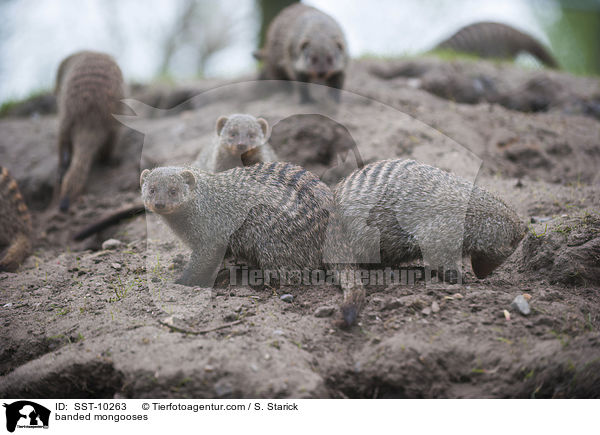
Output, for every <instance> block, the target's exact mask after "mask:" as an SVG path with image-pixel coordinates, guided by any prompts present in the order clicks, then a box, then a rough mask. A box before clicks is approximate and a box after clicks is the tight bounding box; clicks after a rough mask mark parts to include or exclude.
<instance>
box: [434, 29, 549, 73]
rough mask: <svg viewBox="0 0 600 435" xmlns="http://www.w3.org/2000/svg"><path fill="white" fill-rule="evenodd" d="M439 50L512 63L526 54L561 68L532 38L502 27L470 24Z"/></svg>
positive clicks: (442, 43) (439, 46)
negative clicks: (523, 52) (515, 58)
mask: <svg viewBox="0 0 600 435" xmlns="http://www.w3.org/2000/svg"><path fill="white" fill-rule="evenodd" d="M436 48H439V49H448V50H453V51H458V52H464V53H472V54H475V55H477V56H480V57H491V58H499V59H511V58H514V57H515V56H516V55H517V54H519V53H520V52H522V51H525V52H528V53H529V54H531V55H533V56H535V57H537V58H538V59H539V60H540V61H541V62H542V63H544V64H545V65H547V66H549V67H551V68H558V63H557V62H556V60H555V59H554V57H553V56H552V55H551V54H550V53H549V52H548V50H547V49H546V48H544V46H543V45H542V44H540V43H539V42H538V41H536V40H535V39H534V38H533V37H531V36H530V35H527V34H526V33H523V32H521V31H519V30H517V29H515V28H513V27H510V26H507V25H506V24H501V23H492V22H479V23H474V24H470V25H468V26H465V27H463V28H462V29H460V30H459V31H458V32H456V33H455V34H454V35H452V36H451V37H450V38H448V39H446V40H445V41H443V42H441V43H440V44H438V45H437V47H436Z"/></svg>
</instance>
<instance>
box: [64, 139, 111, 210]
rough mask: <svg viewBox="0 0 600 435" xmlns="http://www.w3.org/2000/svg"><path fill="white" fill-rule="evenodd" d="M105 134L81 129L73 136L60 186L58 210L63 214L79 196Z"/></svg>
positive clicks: (103, 141) (104, 141)
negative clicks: (70, 151)
mask: <svg viewBox="0 0 600 435" xmlns="http://www.w3.org/2000/svg"><path fill="white" fill-rule="evenodd" d="M106 140H107V134H106V132H105V131H102V130H95V129H86V128H82V129H80V130H79V131H77V132H75V133H74V135H73V155H72V156H71V159H70V160H71V162H70V164H69V167H68V169H67V171H66V173H65V175H64V178H63V179H62V182H61V186H60V203H59V207H60V210H61V211H63V212H65V211H67V210H68V209H69V206H70V205H71V204H72V203H73V201H74V200H75V199H76V198H77V197H79V195H81V192H82V191H83V188H84V186H85V185H86V182H87V179H88V175H89V172H90V169H91V167H92V163H93V161H94V160H95V158H96V156H97V155H98V153H99V152H100V150H101V149H102V147H103V146H104V144H105V143H106Z"/></svg>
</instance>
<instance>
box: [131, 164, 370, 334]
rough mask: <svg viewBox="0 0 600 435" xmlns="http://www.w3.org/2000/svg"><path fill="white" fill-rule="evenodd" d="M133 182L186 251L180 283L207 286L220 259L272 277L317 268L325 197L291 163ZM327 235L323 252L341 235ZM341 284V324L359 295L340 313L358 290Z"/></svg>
mask: <svg viewBox="0 0 600 435" xmlns="http://www.w3.org/2000/svg"><path fill="white" fill-rule="evenodd" d="M140 184H141V187H142V198H143V200H144V204H145V206H146V208H147V209H148V210H151V211H153V212H155V213H157V214H159V215H160V216H161V217H162V218H163V219H164V221H165V222H166V223H167V225H168V226H169V227H170V228H171V229H172V230H173V231H174V232H175V234H177V236H178V237H180V238H181V239H182V240H183V241H184V242H185V243H186V244H187V245H188V246H189V247H190V248H191V249H192V255H191V259H190V262H189V264H188V266H187V268H186V270H185V272H184V273H183V275H182V277H181V278H180V279H179V280H178V282H179V283H180V284H185V285H201V286H212V285H213V283H214V280H215V277H216V274H217V272H218V269H219V266H220V265H221V262H222V260H223V257H224V256H225V255H226V254H230V255H232V256H233V257H234V258H236V259H238V260H244V261H247V262H249V263H251V264H253V265H255V266H258V267H259V268H260V269H262V270H273V271H278V272H280V273H286V271H292V270H293V271H302V270H316V269H321V268H322V267H323V266H324V261H323V253H324V246H325V243H326V236H327V232H328V231H330V232H331V230H332V228H330V227H329V226H330V223H331V221H332V219H331V216H332V214H333V209H332V205H333V197H332V194H331V191H330V189H329V188H328V187H327V186H326V185H325V184H323V183H322V182H321V181H320V180H319V178H318V177H316V176H315V175H313V174H312V173H310V172H308V171H307V170H305V169H303V168H301V167H299V166H296V165H293V164H290V163H279V162H270V163H259V164H257V165H254V166H249V167H244V168H234V169H231V170H228V171H225V172H220V173H217V174H212V173H209V172H204V171H201V170H198V169H196V168H179V167H163V168H156V169H154V170H152V171H149V170H145V171H144V172H142V175H141V178H140ZM333 234H334V235H333V237H331V238H330V239H331V240H330V241H329V243H330V245H328V246H329V248H328V249H332V250H343V249H344V247H343V245H342V243H343V237H342V234H343V232H342V231H338V230H337V229H336V230H334V231H333ZM335 267H336V270H342V269H348V268H349V266H347V265H342V266H335ZM342 287H343V288H344V304H343V305H342V314H343V316H344V319H345V320H344V321H343V322H342V324H344V325H347V324H352V323H354V321H355V319H356V317H357V316H358V312H359V310H360V306H362V299H364V293H362V295H363V296H362V298H361V303H359V304H353V306H352V307H350V308H348V307H347V306H346V302H347V301H348V300H353V299H354V298H356V295H357V294H360V292H361V291H362V290H361V289H358V290H356V289H354V287H353V285H352V284H351V283H347V282H344V284H343V285H342ZM357 292H358V293H357Z"/></svg>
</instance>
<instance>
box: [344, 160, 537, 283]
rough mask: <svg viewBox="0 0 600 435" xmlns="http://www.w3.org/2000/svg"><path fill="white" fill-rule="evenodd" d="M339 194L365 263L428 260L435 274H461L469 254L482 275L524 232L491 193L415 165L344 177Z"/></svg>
mask: <svg viewBox="0 0 600 435" xmlns="http://www.w3.org/2000/svg"><path fill="white" fill-rule="evenodd" d="M334 195H335V203H336V206H337V207H338V210H339V213H340V215H341V219H342V220H343V221H344V222H345V225H346V228H347V229H348V231H349V233H348V237H349V243H350V245H351V246H352V249H353V251H352V252H353V253H354V255H357V262H358V263H360V264H364V263H377V264H382V265H385V266H397V265H398V264H399V263H402V262H407V261H411V260H415V259H418V258H423V259H424V260H425V261H426V262H428V263H429V264H430V266H431V267H432V268H433V269H436V268H438V267H439V266H442V267H444V269H446V270H458V269H457V266H458V265H457V264H456V263H457V261H460V260H461V259H462V256H467V255H469V256H470V257H471V265H472V268H473V272H474V273H475V275H476V276H477V277H478V278H484V277H486V276H487V275H489V274H490V273H491V272H492V271H493V270H494V269H495V268H496V267H498V266H499V265H500V264H502V262H503V261H504V260H505V259H506V258H507V257H508V256H509V255H510V254H511V253H512V252H513V251H514V250H515V248H516V247H517V245H518V244H519V242H520V240H521V239H522V238H523V237H524V235H525V233H526V229H527V228H526V226H525V224H524V223H523V222H521V221H520V220H519V217H518V216H517V214H516V213H515V211H514V210H513V209H512V208H510V207H509V206H507V205H506V204H505V203H504V202H503V201H502V200H501V199H499V198H497V197H496V196H494V195H493V194H491V193H490V192H488V191H486V190H484V189H482V188H480V187H478V186H475V185H473V184H472V183H471V182H469V181H467V180H465V179H463V178H460V177H457V176H455V175H452V174H450V173H448V172H445V171H442V170H441V169H438V168H435V167H433V166H429V165H425V164H421V163H418V162H415V161H413V160H382V161H379V162H375V163H371V164H369V165H367V166H365V167H364V168H363V169H360V170H357V171H355V172H353V173H352V174H351V175H349V176H348V177H347V178H346V179H344V180H342V181H341V182H340V183H339V184H338V185H337V186H336V187H335V189H334ZM374 260H375V261H374Z"/></svg>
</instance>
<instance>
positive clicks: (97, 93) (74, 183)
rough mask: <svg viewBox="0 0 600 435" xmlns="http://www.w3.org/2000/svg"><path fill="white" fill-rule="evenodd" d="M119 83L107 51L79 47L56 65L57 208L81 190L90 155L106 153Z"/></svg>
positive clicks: (63, 207) (111, 140) (102, 156)
mask: <svg viewBox="0 0 600 435" xmlns="http://www.w3.org/2000/svg"><path fill="white" fill-rule="evenodd" d="M123 88H124V85H123V75H122V74H121V70H120V68H119V66H118V65H117V63H116V62H115V61H114V60H113V58H112V57H110V56H109V55H107V54H104V53H97V52H92V51H81V52H78V53H75V54H72V55H71V56H69V57H67V58H66V59H65V60H63V61H62V63H61V64H60V66H59V68H58V74H57V77H56V95H57V103H58V113H59V132H58V159H59V164H58V184H59V187H58V188H59V201H60V202H59V207H60V210H61V211H67V210H68V208H69V205H70V204H72V203H73V201H74V200H75V199H76V198H77V197H78V196H79V195H80V194H81V192H82V191H83V189H84V187H85V184H86V181H87V178H88V174H89V172H90V168H91V166H92V163H93V162H94V160H96V159H98V158H100V159H104V160H105V159H107V158H108V157H109V156H110V154H111V152H112V149H113V147H114V142H115V139H116V136H117V134H118V128H119V123H118V121H117V120H116V119H114V118H113V116H112V115H113V114H114V113H117V112H118V109H119V104H120V100H121V99H122V98H123V93H124V90H123Z"/></svg>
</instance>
